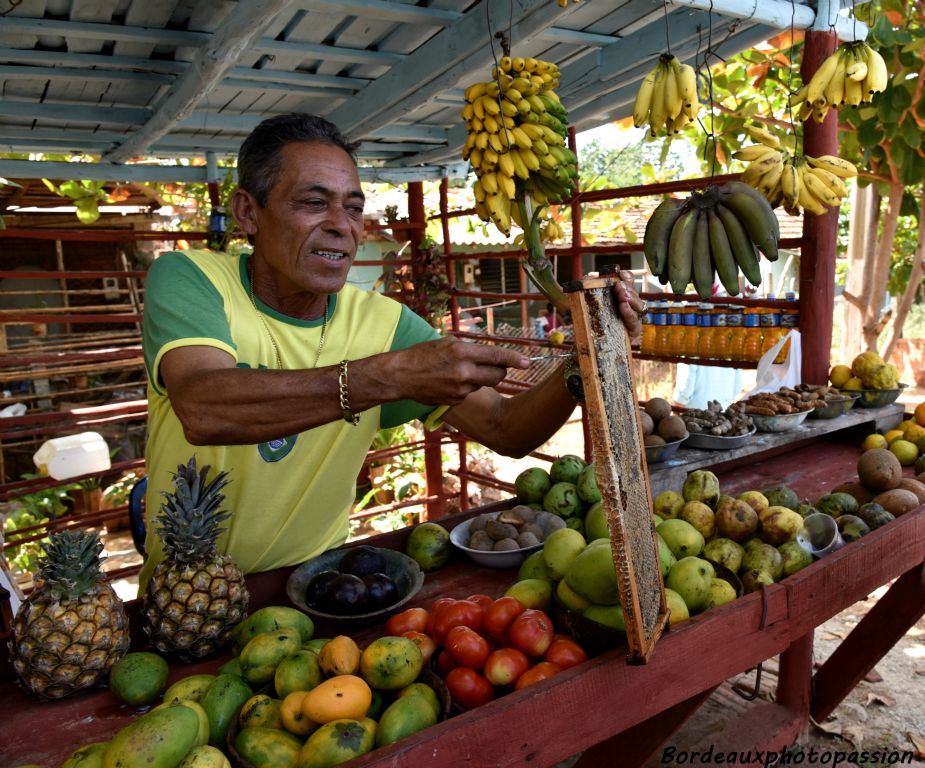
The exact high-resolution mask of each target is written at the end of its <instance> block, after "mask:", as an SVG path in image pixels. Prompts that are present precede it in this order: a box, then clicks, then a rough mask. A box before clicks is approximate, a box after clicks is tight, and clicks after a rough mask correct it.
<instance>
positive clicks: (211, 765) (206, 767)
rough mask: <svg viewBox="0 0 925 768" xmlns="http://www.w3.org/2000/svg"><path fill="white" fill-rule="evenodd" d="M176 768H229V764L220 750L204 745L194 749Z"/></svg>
mask: <svg viewBox="0 0 925 768" xmlns="http://www.w3.org/2000/svg"><path fill="white" fill-rule="evenodd" d="M177 768H231V763H229V762H228V758H227V757H225V755H224V753H223V752H222V751H221V750H220V749H216V748H215V747H211V746H209V745H208V744H205V745H203V746H201V747H194V748H193V750H192V751H191V752H190V753H189V754H188V755H187V756H186V757H184V758H183V762H182V763H180V764H179V765H178V766H177Z"/></svg>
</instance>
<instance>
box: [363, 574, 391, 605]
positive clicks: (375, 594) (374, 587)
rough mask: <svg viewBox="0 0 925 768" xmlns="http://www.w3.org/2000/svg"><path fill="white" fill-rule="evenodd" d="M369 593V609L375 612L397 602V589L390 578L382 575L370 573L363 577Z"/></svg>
mask: <svg viewBox="0 0 925 768" xmlns="http://www.w3.org/2000/svg"><path fill="white" fill-rule="evenodd" d="M363 582H364V583H365V584H366V588H367V590H368V593H369V608H370V609H371V610H376V609H378V608H386V607H388V606H390V605H392V603H394V602H395V601H396V600H398V587H397V586H396V585H395V582H394V581H393V580H392V577H391V576H388V575H386V574H384V573H371V574H370V575H369V576H364V577H363Z"/></svg>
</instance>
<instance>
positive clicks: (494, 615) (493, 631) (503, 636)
mask: <svg viewBox="0 0 925 768" xmlns="http://www.w3.org/2000/svg"><path fill="white" fill-rule="evenodd" d="M526 609H527V608H526V606H525V605H524V604H523V603H522V602H520V600H518V599H517V598H516V597H511V596H510V595H505V596H504V597H499V598H498V599H497V600H495V601H494V602H492V604H491V605H490V606H488V608H486V609H485V616H484V618H483V620H482V623H483V624H484V625H485V633H486V634H487V635H488V636H489V637H490V638H491V639H492V640H497V641H498V642H499V643H506V642H507V633H508V630H509V629H510V628H511V623H512V622H513V621H514V619H516V618H517V617H518V616H520V614H522V613H523V612H524V611H525V610H526Z"/></svg>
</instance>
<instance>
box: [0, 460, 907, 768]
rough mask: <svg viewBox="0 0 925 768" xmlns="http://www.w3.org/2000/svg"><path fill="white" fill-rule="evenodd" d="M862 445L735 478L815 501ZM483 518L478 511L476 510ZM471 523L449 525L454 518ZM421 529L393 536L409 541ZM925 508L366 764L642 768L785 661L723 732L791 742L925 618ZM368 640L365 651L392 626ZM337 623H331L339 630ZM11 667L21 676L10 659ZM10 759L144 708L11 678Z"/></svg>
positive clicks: (444, 580)
mask: <svg viewBox="0 0 925 768" xmlns="http://www.w3.org/2000/svg"><path fill="white" fill-rule="evenodd" d="M856 460H857V449H856V448H854V447H852V446H850V445H844V444H838V443H833V442H820V443H817V444H813V445H809V446H804V447H802V448H800V449H798V450H795V451H793V452H791V453H789V454H785V455H781V456H776V457H774V458H771V459H767V460H765V461H758V462H756V463H753V464H751V465H750V466H747V467H738V468H736V469H735V470H734V471H733V472H732V473H730V474H728V475H724V476H722V477H721V481H722V487H723V491H724V492H726V493H740V492H742V491H745V490H748V489H750V488H764V487H767V486H770V485H775V484H778V483H782V482H783V483H787V484H788V485H790V486H791V487H793V488H794V489H795V490H796V491H797V492H798V493H799V494H801V495H806V496H809V497H811V498H815V497H817V496H819V495H821V494H822V493H823V492H825V491H826V490H828V489H830V488H831V487H832V486H834V485H836V484H837V483H838V482H840V481H842V480H844V479H847V478H848V477H850V476H851V475H853V473H854V465H855V463H856ZM471 513H472V511H470V514H471ZM463 518H464V516H456V517H455V518H447V525H448V526H451V525H452V524H455V523H456V522H458V521H459V520H460V519H463ZM405 536H407V531H401V532H397V533H394V534H387V535H384V536H382V537H378V539H377V540H376V543H377V544H381V545H384V546H392V547H400V546H401V545H402V543H403V541H404V537H405ZM923 561H925V507H920V508H919V509H918V510H915V511H913V512H910V513H908V514H906V515H904V516H903V517H901V518H899V519H897V520H896V521H894V522H892V523H890V524H889V525H887V526H886V527H884V528H881V529H879V530H876V531H874V532H872V533H871V534H869V535H868V536H865V537H864V538H863V539H861V540H859V541H857V542H854V543H853V544H851V545H849V546H846V547H845V548H843V549H841V550H839V551H838V552H835V553H834V554H832V555H829V556H828V557H827V558H826V559H825V560H823V561H820V562H817V563H814V564H813V565H812V566H810V567H809V568H806V569H804V570H803V571H800V572H799V573H797V574H795V575H793V576H791V577H789V578H788V579H785V580H784V581H783V582H781V583H779V584H774V585H773V586H770V587H767V588H765V589H764V590H763V591H761V592H756V593H753V594H751V595H747V596H745V597H743V598H740V599H738V600H736V601H734V602H732V603H729V604H727V605H725V606H722V607H721V608H716V609H713V610H710V611H708V612H707V613H704V614H701V615H699V616H695V617H694V618H693V619H691V620H690V621H687V622H684V623H682V624H680V625H677V626H675V627H674V628H673V629H672V630H671V631H670V632H667V633H666V634H665V635H664V636H663V637H662V638H661V639H660V640H659V642H658V645H657V647H656V650H655V653H654V655H653V658H652V661H651V663H649V664H648V665H645V666H638V665H635V666H634V665H630V664H628V663H627V661H626V659H625V657H624V653H625V651H624V650H623V649H615V650H613V651H610V652H608V653H606V654H603V655H601V656H598V657H596V658H594V659H591V660H590V661H588V662H586V663H584V664H581V665H579V666H577V667H574V668H572V669H569V670H566V671H565V672H562V673H560V674H558V675H556V676H555V677H553V678H550V679H549V680H546V681H544V682H542V683H539V684H537V685H534V686H531V687H529V688H526V689H524V690H522V691H518V692H514V693H511V694H508V695H506V696H503V697H501V698H499V699H497V700H495V701H494V702H492V703H490V704H488V705H485V706H483V707H480V708H478V709H476V710H473V711H470V712H466V713H464V714H461V715H457V716H455V717H452V718H450V719H449V720H447V721H445V722H443V723H440V724H438V725H436V726H434V727H432V728H428V729H426V730H425V731H422V732H421V733H418V734H416V735H414V736H412V737H409V738H407V739H404V740H403V741H401V742H398V743H397V744H393V745H391V746H389V747H386V748H383V749H378V750H375V751H373V752H371V753H370V754H368V755H366V756H365V757H363V758H361V759H359V760H357V761H356V762H355V763H353V764H352V765H355V766H357V768H359V767H360V766H364V767H366V766H387V765H388V766H399V765H400V766H415V768H417V766H435V768H436V767H437V766H439V767H440V768H444V767H446V766H459V765H466V766H472V767H475V766H523V765H536V766H549V765H553V764H555V763H556V762H558V761H560V760H562V759H564V758H566V757H568V756H570V755H575V754H577V753H579V752H583V753H584V754H583V756H582V757H581V758H580V760H579V763H578V764H579V765H580V766H582V768H587V766H596V765H601V766H603V765H606V766H608V767H609V766H613V765H619V766H620V767H621V768H624V767H629V766H636V765H640V764H642V763H644V762H645V760H646V759H647V758H648V757H649V756H651V755H652V754H653V753H655V751H656V750H657V749H658V747H659V746H660V745H661V744H662V743H663V742H664V741H665V740H666V739H668V738H669V737H670V736H671V734H672V733H673V732H674V730H675V729H676V728H677V727H678V726H680V724H681V723H682V722H683V721H684V720H685V719H686V718H687V717H688V716H689V715H690V714H691V713H692V712H693V711H694V710H695V709H696V708H697V706H699V705H700V704H701V703H702V702H703V701H704V700H705V699H706V698H707V697H708V696H709V695H710V693H711V692H712V691H713V689H714V688H715V687H716V686H718V685H719V684H720V683H722V682H723V681H724V680H726V679H728V678H730V677H733V676H735V675H737V674H739V673H741V672H743V671H745V670H748V669H751V668H752V667H755V666H756V665H757V664H758V663H760V662H761V661H764V660H766V659H768V658H770V657H772V656H775V655H777V654H781V658H780V674H779V685H778V690H777V696H776V703H767V702H759V703H756V704H755V705H754V706H752V707H751V708H750V709H749V710H748V712H747V714H746V715H745V716H744V717H742V718H739V719H738V720H737V721H736V722H735V724H734V732H731V733H728V734H718V735H717V737H716V739H715V748H716V749H717V750H719V749H727V748H731V747H733V746H734V747H735V748H736V749H748V748H752V749H756V748H757V749H761V750H767V749H777V750H779V749H780V748H781V747H784V746H786V745H788V744H791V743H793V742H794V741H795V739H796V738H797V737H798V736H799V734H800V733H801V732H802V730H803V729H804V728H805V727H806V723H807V715H808V714H809V713H810V712H812V714H813V716H814V717H816V718H817V719H819V718H822V717H824V716H825V715H826V714H827V713H828V712H830V711H831V710H832V709H833V708H834V707H835V706H836V705H837V704H838V702H839V701H841V699H842V698H843V697H844V696H845V695H846V694H847V693H848V692H849V691H850V690H851V689H852V688H853V687H854V685H856V683H857V682H858V681H859V680H860V679H861V678H862V677H863V676H864V675H865V674H866V672H867V671H868V670H870V669H871V668H872V667H873V666H874V665H875V664H876V663H877V661H878V660H879V659H880V658H882V656H883V655H884V654H885V653H887V652H888V651H889V650H890V648H891V647H892V646H893V645H894V644H895V642H896V641H897V640H898V639H899V638H900V637H902V636H903V634H905V632H906V631H907V630H908V629H909V628H910V627H911V626H912V625H913V624H914V623H915V622H916V621H917V620H918V619H919V618H920V617H921V616H922V615H923V613H925V583H923ZM288 573H289V571H288V570H286V569H283V570H280V571H274V572H269V573H265V574H259V575H255V576H253V577H250V578H249V582H250V584H251V588H252V589H251V597H252V605H253V606H255V607H256V606H260V605H266V604H270V603H275V604H282V603H285V602H287V601H286V598H285V583H286V579H287V577H288ZM515 578H516V577H515V574H514V573H513V572H512V571H497V570H492V569H488V568H482V567H479V566H475V565H474V564H473V563H471V562H469V561H465V560H461V559H454V561H453V562H452V563H451V564H450V565H449V566H447V567H446V568H444V569H441V570H440V571H438V572H436V573H433V574H429V575H428V576H427V578H426V580H425V584H424V587H423V588H422V590H421V592H420V593H419V594H418V596H417V597H416V598H415V600H414V601H413V603H412V604H413V605H424V606H427V605H429V604H430V602H431V601H432V600H433V599H435V598H436V597H438V596H440V595H450V596H457V597H464V596H466V595H469V594H472V593H475V592H485V593H487V594H490V595H498V594H501V593H502V592H503V591H504V590H505V589H506V588H507V586H508V585H509V584H510V583H511V582H512V581H513V580H514V579H515ZM894 579H896V581H895V583H894V584H893V585H892V586H891V587H890V589H889V590H888V591H887V593H886V594H885V595H884V596H883V597H882V598H880V600H879V601H878V602H877V604H876V605H875V606H874V608H873V609H872V610H871V611H870V612H869V613H868V614H867V616H866V617H865V618H864V619H863V620H862V621H861V622H860V623H859V624H858V625H857V627H856V628H855V629H854V630H853V631H852V632H851V634H850V635H849V636H848V637H847V638H846V639H845V640H844V641H843V642H842V644H841V645H840V647H839V648H838V649H837V650H836V652H835V653H834V654H833V655H832V656H831V657H830V658H829V660H828V661H827V662H826V663H825V664H824V665H823V666H822V667H821V668H820V669H819V670H817V671H816V673H815V675H813V669H812V636H813V629H814V628H815V627H817V626H819V625H820V624H822V623H823V622H824V621H826V620H828V619H829V618H831V617H832V616H834V615H835V614H837V613H839V612H840V611H842V610H843V609H845V608H847V607H848V606H850V605H852V604H853V603H855V602H857V601H858V600H860V599H862V598H865V597H866V596H867V595H869V594H870V593H871V592H872V591H874V590H875V589H876V588H877V587H879V586H881V585H884V584H887V583H889V582H891V581H893V580H894ZM380 631H381V628H379V627H372V628H370V629H367V630H365V631H364V632H362V633H359V632H355V633H353V634H354V636H355V637H357V639H358V640H360V642H361V643H362V642H363V641H364V640H367V639H371V638H372V637H374V636H376V635H377V634H378V633H380ZM336 632H337V628H336V627H325V626H323V625H320V626H318V628H317V631H316V635H317V636H326V637H330V636H332V635H333V634H335V633H336ZM224 660H225V658H220V659H213V660H209V661H206V662H201V663H199V664H196V665H187V666H176V667H174V668H173V669H172V670H171V680H174V679H178V678H180V677H183V676H185V675H188V674H192V673H195V672H199V671H212V670H214V669H215V668H217V667H218V666H220V665H221V664H222V663H223V662H224ZM4 671H8V667H6V666H4ZM0 711H2V712H3V713H4V716H3V718H2V722H0V766H4V768H5V767H6V766H15V765H17V764H18V763H28V762H35V763H38V764H39V765H44V766H46V767H47V768H53V766H56V765H58V764H60V763H61V762H62V760H63V759H64V758H65V757H66V756H67V755H68V754H69V753H70V752H71V751H72V750H73V749H74V748H76V747H77V746H79V745H81V744H84V743H87V742H90V741H95V740H102V739H107V738H109V737H110V736H111V735H112V733H113V732H114V731H115V730H117V729H118V728H119V727H121V726H122V725H124V724H125V723H126V722H128V721H129V720H130V719H131V718H132V717H133V716H134V715H135V714H137V710H134V709H132V708H129V707H124V706H120V705H119V704H118V703H117V702H116V701H115V699H114V698H113V697H112V696H111V695H110V693H109V692H108V691H107V690H99V691H95V692H92V693H88V694H84V695H81V696H78V697H75V698H72V699H69V700H64V701H61V702H54V703H45V704H40V703H37V702H35V701H33V700H32V699H30V698H28V697H27V696H25V695H24V694H23V693H22V692H20V691H19V690H18V689H17V688H16V687H15V686H14V685H13V684H12V683H11V682H10V681H8V680H7V681H5V682H3V683H0Z"/></svg>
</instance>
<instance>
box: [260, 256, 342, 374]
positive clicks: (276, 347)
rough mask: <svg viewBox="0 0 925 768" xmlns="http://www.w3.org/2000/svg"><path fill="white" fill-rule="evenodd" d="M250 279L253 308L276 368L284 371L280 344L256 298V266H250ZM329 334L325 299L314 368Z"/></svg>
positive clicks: (326, 301)
mask: <svg viewBox="0 0 925 768" xmlns="http://www.w3.org/2000/svg"><path fill="white" fill-rule="evenodd" d="M248 278H249V279H250V294H249V295H250V299H251V306H252V307H253V308H254V312H256V313H257V317H259V318H260V323H261V324H262V325H263V330H265V331H266V332H267V336H268V337H269V339H270V346H272V347H273V354H274V355H275V356H276V368H277V369H278V370H282V369H283V361H282V358H280V356H279V344H277V343H276V337H275V336H274V335H273V331H271V330H270V326H269V325H267V321H266V320H265V319H264V317H263V312H261V311H260V310H259V309H257V299H255V298H254V265H253V263H251V264H250V269H249V270H248ZM327 333H328V300H327V297H325V300H324V320H323V321H322V323H321V339H320V340H319V341H318V351H317V352H316V353H315V362H314V363H313V364H312V368H317V367H318V361H319V360H320V359H321V350H322V349H324V340H325V338H326V337H327Z"/></svg>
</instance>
